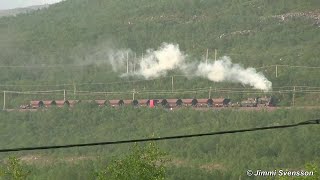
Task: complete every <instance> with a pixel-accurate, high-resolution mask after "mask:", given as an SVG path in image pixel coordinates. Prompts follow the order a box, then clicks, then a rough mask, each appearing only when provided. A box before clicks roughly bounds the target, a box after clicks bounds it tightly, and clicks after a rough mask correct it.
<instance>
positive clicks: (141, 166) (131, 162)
mask: <svg viewBox="0 0 320 180" xmlns="http://www.w3.org/2000/svg"><path fill="white" fill-rule="evenodd" d="M164 155H165V153H163V152H161V151H160V150H159V148H158V147H156V145H155V144H154V143H149V144H148V145H147V146H145V147H141V146H139V145H137V144H135V145H134V146H133V148H131V153H130V154H128V155H126V156H125V157H124V158H122V159H118V160H114V161H112V162H111V163H110V164H109V166H107V168H106V169H104V170H102V171H100V172H98V173H97V179H99V180H105V179H108V180H112V179H117V180H122V179H126V180H128V179H130V180H135V179H136V180H141V179H148V180H161V179H164V177H165V167H164V162H165V161H166V160H165V159H164V158H163V157H164Z"/></svg>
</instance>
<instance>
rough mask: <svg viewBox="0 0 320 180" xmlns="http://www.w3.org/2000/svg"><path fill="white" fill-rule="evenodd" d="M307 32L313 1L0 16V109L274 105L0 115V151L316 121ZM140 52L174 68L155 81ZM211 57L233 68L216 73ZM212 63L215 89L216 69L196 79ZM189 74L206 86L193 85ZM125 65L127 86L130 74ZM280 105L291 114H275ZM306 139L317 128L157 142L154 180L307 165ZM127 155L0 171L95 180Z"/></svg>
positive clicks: (128, 1)
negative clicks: (40, 103) (186, 102)
mask: <svg viewBox="0 0 320 180" xmlns="http://www.w3.org/2000/svg"><path fill="white" fill-rule="evenodd" d="M319 35H320V1H319V0H308V1H302V0H230V1H225V0H174V1H171V0H157V1H155V0H154V1H150V0H134V1H133V0H66V1H63V2H61V3H58V4H54V5H50V6H49V7H48V8H43V9H40V10H36V11H28V12H26V13H21V14H17V15H16V16H3V17H0V92H1V95H0V102H1V103H2V102H3V107H4V109H14V108H19V105H21V104H27V103H29V102H30V100H58V99H63V98H66V99H67V100H72V99H76V100H92V99H107V100H110V99H116V98H117V99H131V98H133V96H134V97H135V98H136V99H147V98H193V97H194V98H208V96H210V97H212V98H221V97H228V98H231V99H232V100H233V102H236V101H241V100H244V99H247V98H248V97H258V96H274V97H275V99H277V100H278V106H280V107H279V108H276V109H274V110H272V111H271V110H270V109H264V108H262V109H260V110H259V111H258V110H257V111H251V110H250V109H249V108H248V109H249V110H248V111H242V110H239V108H221V109H217V108H213V109H210V110H208V111H197V110H192V109H191V108H181V109H177V110H173V111H167V110H166V109H163V108H154V109H149V108H132V107H120V108H110V107H107V106H106V107H96V106H93V104H86V103H80V104H78V105H77V106H75V107H74V108H66V107H65V108H55V107H52V108H47V109H46V108H45V109H43V110H37V111H35V112H31V111H30V112H29V111H26V112H19V111H0V135H1V137H2V141H0V146H1V147H2V148H14V147H26V146H45V145H63V144H68V143H70V144H74V143H91V142H100V141H116V140H125V139H131V138H145V137H151V136H155V137H164V136H171V135H172V136H173V135H182V134H192V133H207V132H216V131H228V130H234V129H245V128H256V127H263V126H274V125H285V124H292V123H298V122H302V121H306V120H309V119H317V118H319V116H320V114H319V106H320V81H319V77H320V71H319V70H320V68H319V67H320V61H319V57H320V51H319V47H320V44H319V42H320V36H319ZM163 43H168V44H163ZM166 45H167V46H166ZM167 47H169V48H167ZM177 47H179V48H177ZM159 48H160V50H159ZM166 48H167V49H166ZM151 49H152V50H151ZM162 49H166V50H168V51H161V50H162ZM177 49H178V50H177ZM207 50H208V62H207V63H206V52H207ZM215 50H216V52H217V57H216V59H217V61H215ZM150 52H151V53H150ZM163 52H174V53H163ZM150 54H151V58H150ZM177 54H178V55H177ZM148 55H149V56H148ZM152 55H153V56H152ZM154 56H157V57H158V56H160V57H161V58H163V57H164V59H167V60H168V59H169V61H167V62H169V63H168V64H169V65H170V64H171V63H172V62H173V61H175V64H174V67H175V68H171V67H169V68H167V69H166V72H165V73H163V72H162V71H161V69H160V70H159V68H158V67H159V66H157V65H158V64H161V63H158V64H157V63H154V62H153V61H152V60H154V58H153V57H154ZM223 56H228V57H230V59H231V60H232V62H233V63H238V64H240V65H230V64H231V62H230V61H228V60H229V58H227V57H223ZM127 59H128V66H126V63H127ZM148 59H151V63H150V62H148V61H147V60H148ZM182 59H183V60H182ZM226 59H227V60H226ZM143 60H146V61H143ZM222 60H225V61H222ZM137 61H139V63H137ZM134 62H135V63H136V64H135V65H136V66H133V64H134ZM217 62H218V65H219V63H220V66H219V67H222V68H221V69H222V70H221V69H220V70H221V71H222V72H223V76H222V77H220V79H219V78H217V77H218V75H217V74H218V73H216V72H217V71H213V73H210V72H212V71H211V69H214V68H212V67H215V66H214V64H215V63H217ZM222 62H224V63H222ZM143 63H144V64H143ZM228 63H229V64H228ZM161 65H162V67H167V64H166V63H164V64H161ZM186 65H187V66H186ZM201 65H202V66H201ZM144 66H146V67H148V66H151V67H157V68H153V69H152V68H150V69H151V70H150V69H147V70H150V71H148V72H144V73H145V74H143V75H144V76H142V75H141V72H140V70H141V69H139V68H141V67H144ZM127 67H128V69H127ZM162 67H161V68H162ZM199 67H203V70H204V71H205V72H203V73H204V74H205V73H207V74H205V75H208V76H209V75H211V76H210V78H211V79H210V78H209V77H206V76H203V75H202V76H200V75H199V72H198V71H199V69H201V68H199ZM225 67H227V68H225ZM248 67H254V68H256V70H255V69H252V68H248ZM135 68H137V71H138V73H140V74H139V76H137V75H136V74H132V71H133V72H135ZM218 69H219V68H218ZM225 69H227V71H224V70H225ZM127 71H128V72H130V73H128V74H126V72H127ZM158 71H159V72H158ZM155 72H156V73H158V74H157V75H158V76H150V74H151V75H152V73H155ZM186 72H187V73H186ZM248 74H249V75H250V77H249V78H250V80H248V76H249V75H248ZM149 76H150V77H149ZM215 78H217V79H215ZM264 78H266V79H267V80H268V81H270V82H271V83H272V89H271V90H269V91H266V90H265V89H264V88H256V87H261V85H262V86H263V85H265V83H266V82H268V81H263V83H262V84H261V79H262V80H266V79H264ZM212 79H213V80H212ZM267 84H268V83H267ZM269 85H270V84H269ZM254 88H255V89H254ZM267 89H268V88H267ZM2 92H3V95H2ZM93 92H95V93H93ZM4 97H5V98H4ZM293 105H295V106H299V107H298V108H295V107H288V108H287V107H286V108H283V107H281V106H293ZM306 106H308V107H306ZM309 106H318V107H309ZM1 107H2V106H1ZM318 132H319V127H318V126H304V127H294V128H291V129H281V130H266V131H260V132H247V133H240V134H229V135H224V136H214V137H199V138H190V139H181V140H177V141H175V140H174V141H173V140H172V141H163V142H159V143H157V145H158V146H159V147H160V148H161V150H163V151H165V152H167V153H168V157H169V158H170V159H171V161H170V163H169V164H166V168H167V171H166V172H167V173H166V178H167V179H246V178H247V176H246V174H245V172H246V171H247V170H248V169H263V170H274V169H275V168H276V169H290V170H296V169H303V168H304V167H305V165H306V164H308V163H314V164H316V165H317V166H319V165H320V164H319V161H320V159H319V157H320V154H319V152H320V149H319V147H320V144H319V133H318ZM129 148H130V145H112V146H96V147H89V148H86V147H81V148H70V149H60V150H44V151H28V152H18V153H2V154H0V165H3V163H5V159H6V158H7V157H8V156H17V157H18V158H20V159H21V160H22V161H23V162H24V163H26V164H27V165H28V168H29V169H30V171H31V174H30V176H29V178H30V179H41V180H42V179H95V178H96V177H95V176H94V175H95V173H96V172H97V170H100V169H102V168H105V167H106V166H107V165H108V163H109V162H110V161H113V160H114V158H115V157H121V156H123V155H124V154H127V153H128V152H129V151H130V149H129ZM1 167H2V166H0V172H2V171H1ZM0 176H1V173H0ZM0 178H1V177H0Z"/></svg>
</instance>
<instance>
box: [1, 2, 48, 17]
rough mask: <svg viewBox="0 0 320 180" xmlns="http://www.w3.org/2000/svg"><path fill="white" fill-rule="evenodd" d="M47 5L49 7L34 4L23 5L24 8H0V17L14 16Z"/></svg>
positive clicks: (43, 6)
mask: <svg viewBox="0 0 320 180" xmlns="http://www.w3.org/2000/svg"><path fill="white" fill-rule="evenodd" d="M47 7H49V5H36V6H29V7H25V8H16V9H7V10H0V17H1V16H16V15H17V14H21V13H28V12H31V11H35V10H39V9H42V8H47Z"/></svg>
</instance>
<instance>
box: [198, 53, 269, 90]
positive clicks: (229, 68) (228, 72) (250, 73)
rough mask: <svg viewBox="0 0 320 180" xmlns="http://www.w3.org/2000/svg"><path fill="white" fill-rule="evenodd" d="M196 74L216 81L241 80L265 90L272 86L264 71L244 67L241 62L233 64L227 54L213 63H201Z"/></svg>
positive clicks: (243, 82)
mask: <svg viewBox="0 0 320 180" xmlns="http://www.w3.org/2000/svg"><path fill="white" fill-rule="evenodd" d="M196 74H197V75H199V76H202V77H205V78H208V79H209V80H211V81H214V82H222V81H229V82H239V83H242V84H248V85H250V86H252V87H254V88H255V89H261V90H264V91H268V90H271V87H272V83H271V82H270V81H269V80H268V79H267V78H266V77H265V76H264V75H263V74H262V73H258V72H257V71H256V70H255V69H254V68H247V69H244V68H243V67H241V66H240V65H239V64H232V62H231V59H230V58H229V57H227V56H224V57H222V58H221V59H220V60H217V61H215V62H214V63H212V64H206V63H200V64H199V65H198V70H197V73H196Z"/></svg>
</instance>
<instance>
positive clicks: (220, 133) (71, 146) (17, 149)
mask: <svg viewBox="0 0 320 180" xmlns="http://www.w3.org/2000/svg"><path fill="white" fill-rule="evenodd" d="M315 124H320V119H316V120H308V121H303V122H300V123H296V124H288V125H280V126H267V127H259V128H250V129H240V130H230V131H218V132H209V133H202V134H188V135H177V136H165V137H158V138H145V139H130V140H121V141H106V142H96V143H84V144H68V145H55V146H38V147H22V148H10V149H0V152H15V151H33V150H46V149H62V148H73V147H88V146H100V145H112V144H113V145H114V144H130V143H137V142H149V141H163V140H170V139H185V138H192V137H202V136H214V135H222V134H234V133H243V132H251V131H261V130H267V129H284V128H291V127H297V126H305V125H315Z"/></svg>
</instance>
